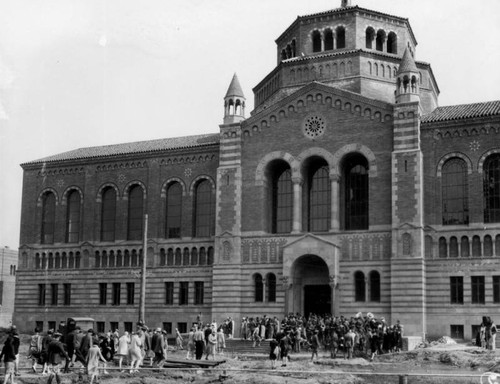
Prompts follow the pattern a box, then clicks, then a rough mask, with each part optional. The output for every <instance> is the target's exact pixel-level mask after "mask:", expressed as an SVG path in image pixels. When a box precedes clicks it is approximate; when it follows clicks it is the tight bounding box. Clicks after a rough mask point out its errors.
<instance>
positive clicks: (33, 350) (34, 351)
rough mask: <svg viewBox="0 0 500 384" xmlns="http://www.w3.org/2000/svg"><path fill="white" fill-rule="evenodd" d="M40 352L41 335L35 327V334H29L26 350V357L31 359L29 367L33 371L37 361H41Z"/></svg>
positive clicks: (34, 371)
mask: <svg viewBox="0 0 500 384" xmlns="http://www.w3.org/2000/svg"><path fill="white" fill-rule="evenodd" d="M41 352H42V336H40V329H39V328H38V327H36V328H35V334H34V335H33V336H31V339H30V346H29V350H28V359H31V369H32V371H33V373H36V365H37V363H41V356H40V354H41ZM41 364H42V365H43V363H41Z"/></svg>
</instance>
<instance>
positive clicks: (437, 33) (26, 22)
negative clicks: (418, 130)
mask: <svg viewBox="0 0 500 384" xmlns="http://www.w3.org/2000/svg"><path fill="white" fill-rule="evenodd" d="M352 4H353V5H359V6H360V7H363V8H368V9H372V10H376V11H380V12H383V13H388V14H391V15H395V16H400V17H405V18H408V19H409V20H410V24H411V26H412V29H413V32H414V34H415V36H416V39H417V42H418V45H417V50H416V59H417V60H419V61H424V62H428V63H430V64H431V67H432V69H433V71H434V75H435V77H436V79H437V82H438V85H439V87H440V90H441V95H440V99H439V104H440V105H454V104H464V103H473V102H482V101H491V100H500V70H499V68H500V49H499V48H500V43H499V41H500V38H499V37H500V1H499V0H480V1H470V0H439V1H436V0H418V1H416V0H352ZM338 6H340V0H315V1H303V0H301V1H299V0H286V1H284V0H252V1H248V0H231V1H228V0H225V1H223V0H168V1H165V0H144V1H137V0H71V1H68V0H43V1H40V0H2V1H0V179H1V180H3V182H2V188H0V247H3V246H9V247H10V248H18V246H19V223H20V215H21V193H22V168H21V167H20V164H22V163H24V162H28V161H31V160H36V159H39V158H43V157H45V156H49V155H53V154H57V153H61V152H65V151H68V150H72V149H76V148H81V147H89V146H99V145H107V144H116V143H124V142H132V141H141V140H150V139H158V138H164V137H177V136H185V135H191V134H193V135H194V134H205V133H216V132H218V130H219V124H221V123H222V118H223V112H224V110H223V98H224V96H225V93H226V91H227V88H228V86H229V83H230V81H231V79H232V77H233V74H234V73H237V75H238V78H239V80H240V84H241V86H242V88H243V91H244V93H245V96H246V98H247V111H246V113H247V116H249V111H251V110H252V108H253V93H252V88H253V87H254V86H255V85H257V84H258V82H259V81H260V80H261V79H262V78H264V77H265V76H266V75H267V74H268V73H269V72H270V71H271V70H272V69H273V68H274V67H275V66H276V45H275V39H276V38H277V37H278V36H279V35H280V34H281V33H282V32H283V31H284V30H285V29H286V28H287V27H288V26H289V25H290V24H291V23H292V22H293V21H294V20H295V19H296V18H297V16H298V15H307V14H311V13H317V12H322V11H326V10H330V9H333V8H336V7H338Z"/></svg>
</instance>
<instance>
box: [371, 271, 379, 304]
mask: <svg viewBox="0 0 500 384" xmlns="http://www.w3.org/2000/svg"><path fill="white" fill-rule="evenodd" d="M370 301H380V273H378V272H377V271H371V272H370Z"/></svg>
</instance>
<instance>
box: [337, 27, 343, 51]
mask: <svg viewBox="0 0 500 384" xmlns="http://www.w3.org/2000/svg"><path fill="white" fill-rule="evenodd" d="M335 36H336V38H337V49H342V48H345V28H344V27H337V29H336V30H335Z"/></svg>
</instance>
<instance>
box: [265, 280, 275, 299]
mask: <svg viewBox="0 0 500 384" xmlns="http://www.w3.org/2000/svg"><path fill="white" fill-rule="evenodd" d="M266 285H267V301H268V302H269V303H275V302H276V275H275V274H274V273H270V274H268V275H267V284H266Z"/></svg>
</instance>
